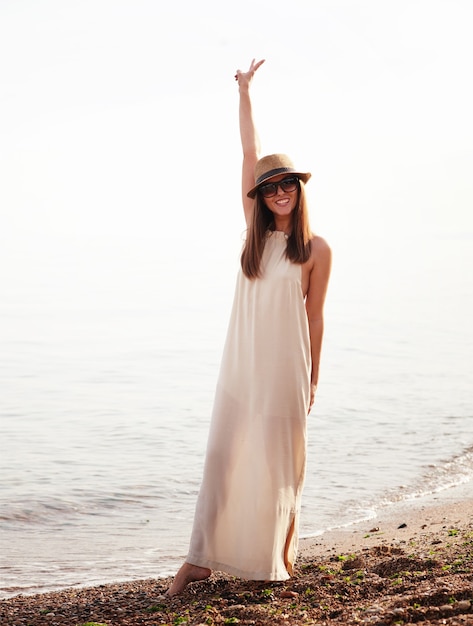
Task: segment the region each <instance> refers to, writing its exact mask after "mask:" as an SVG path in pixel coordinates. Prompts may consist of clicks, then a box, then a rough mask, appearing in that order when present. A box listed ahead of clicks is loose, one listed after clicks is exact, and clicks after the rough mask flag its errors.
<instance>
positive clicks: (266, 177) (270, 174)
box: [246, 167, 312, 198]
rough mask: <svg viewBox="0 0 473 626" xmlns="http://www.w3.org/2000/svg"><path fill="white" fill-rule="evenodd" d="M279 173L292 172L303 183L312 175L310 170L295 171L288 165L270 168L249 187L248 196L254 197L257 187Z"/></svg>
mask: <svg viewBox="0 0 473 626" xmlns="http://www.w3.org/2000/svg"><path fill="white" fill-rule="evenodd" d="M281 174H294V176H297V177H298V178H299V179H300V180H301V181H302V182H303V183H304V184H305V183H306V182H307V181H308V180H309V178H310V177H311V176H312V174H311V173H310V172H297V171H296V170H294V169H292V168H290V167H279V168H278V169H277V170H271V171H270V172H266V173H265V174H264V175H263V176H261V177H260V178H259V179H258V180H257V181H256V184H255V186H254V187H252V189H250V191H249V192H248V193H247V194H246V195H247V196H248V198H255V197H256V194H257V193H258V189H259V187H261V185H264V184H265V183H267V182H269V181H270V180H272V179H273V178H276V176H280V175H281Z"/></svg>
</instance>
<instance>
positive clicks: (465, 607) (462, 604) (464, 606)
mask: <svg viewBox="0 0 473 626" xmlns="http://www.w3.org/2000/svg"><path fill="white" fill-rule="evenodd" d="M455 608H456V609H458V610H459V611H469V610H470V609H471V602H470V601H469V600H460V601H459V602H457V603H456V604H455Z"/></svg>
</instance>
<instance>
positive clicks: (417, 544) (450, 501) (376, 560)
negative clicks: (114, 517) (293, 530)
mask: <svg viewBox="0 0 473 626" xmlns="http://www.w3.org/2000/svg"><path fill="white" fill-rule="evenodd" d="M452 494H453V495H452ZM452 494H450V497H447V498H445V497H444V498H443V499H442V500H440V499H439V500H438V501H436V500H437V499H436V497H431V498H430V500H424V501H418V502H416V501H414V502H411V503H410V504H408V505H402V506H399V507H394V508H393V507H391V508H390V509H389V510H386V511H385V513H384V514H383V513H381V514H380V515H379V516H378V517H377V518H375V519H372V520H370V521H368V522H360V523H359V524H356V525H354V526H351V527H349V528H345V529H338V530H334V531H331V532H328V533H326V534H324V535H323V536H320V537H315V538H310V539H304V540H302V541H301V546H300V548H301V549H300V556H299V559H298V562H297V567H296V572H295V575H294V577H293V578H292V579H291V580H289V581H286V582H284V583H256V582H250V581H241V580H238V579H235V578H232V577H229V576H226V575H222V574H219V573H214V574H212V576H211V578H210V579H208V580H207V581H204V582H199V583H194V584H192V585H190V586H189V587H188V590H186V591H185V592H184V593H183V594H182V595H181V596H179V597H176V598H173V599H162V598H160V595H161V594H162V593H164V591H165V590H166V589H167V587H168V585H169V582H170V581H169V579H160V580H142V581H134V582H127V583H115V584H113V583H111V584H109V585H101V586H98V587H93V588H81V589H77V588H75V589H68V590H63V591H59V592H54V593H45V594H38V595H33V596H15V597H13V598H9V599H6V600H2V601H0V624H1V626H20V625H21V626H40V625H43V624H44V625H51V626H52V625H60V626H82V625H84V624H106V625H107V626H135V625H138V624H140V625H141V624H144V625H148V626H150V625H153V626H154V625H157V624H170V625H171V624H172V625H177V624H193V625H197V624H207V625H212V624H255V625H257V624H286V625H296V624H297V625H298V626H299V625H303V624H318V625H320V626H322V625H324V626H328V625H333V624H338V625H340V624H343V625H351V624H372V625H377V626H382V625H394V624H403V625H407V624H422V625H424V626H428V625H430V624H435V625H437V624H438V625H440V624H449V625H450V626H455V625H460V624H471V625H473V500H472V499H471V498H469V497H466V495H467V494H468V492H467V490H465V489H463V492H462V493H461V496H462V497H461V499H458V500H457V501H455V500H454V497H455V492H454V491H453V492H452Z"/></svg>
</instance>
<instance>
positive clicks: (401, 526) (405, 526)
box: [398, 524, 407, 529]
mask: <svg viewBox="0 0 473 626" xmlns="http://www.w3.org/2000/svg"><path fill="white" fill-rule="evenodd" d="M399 528H407V524H399V526H398V529H399Z"/></svg>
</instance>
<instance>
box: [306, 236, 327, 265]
mask: <svg viewBox="0 0 473 626" xmlns="http://www.w3.org/2000/svg"><path fill="white" fill-rule="evenodd" d="M310 258H311V261H312V263H313V264H317V265H326V264H328V265H330V262H331V259H332V250H331V249H330V246H329V245H328V243H327V242H326V241H325V239H324V238H323V237H319V236H318V235H315V236H314V237H312V239H311V240H310Z"/></svg>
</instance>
